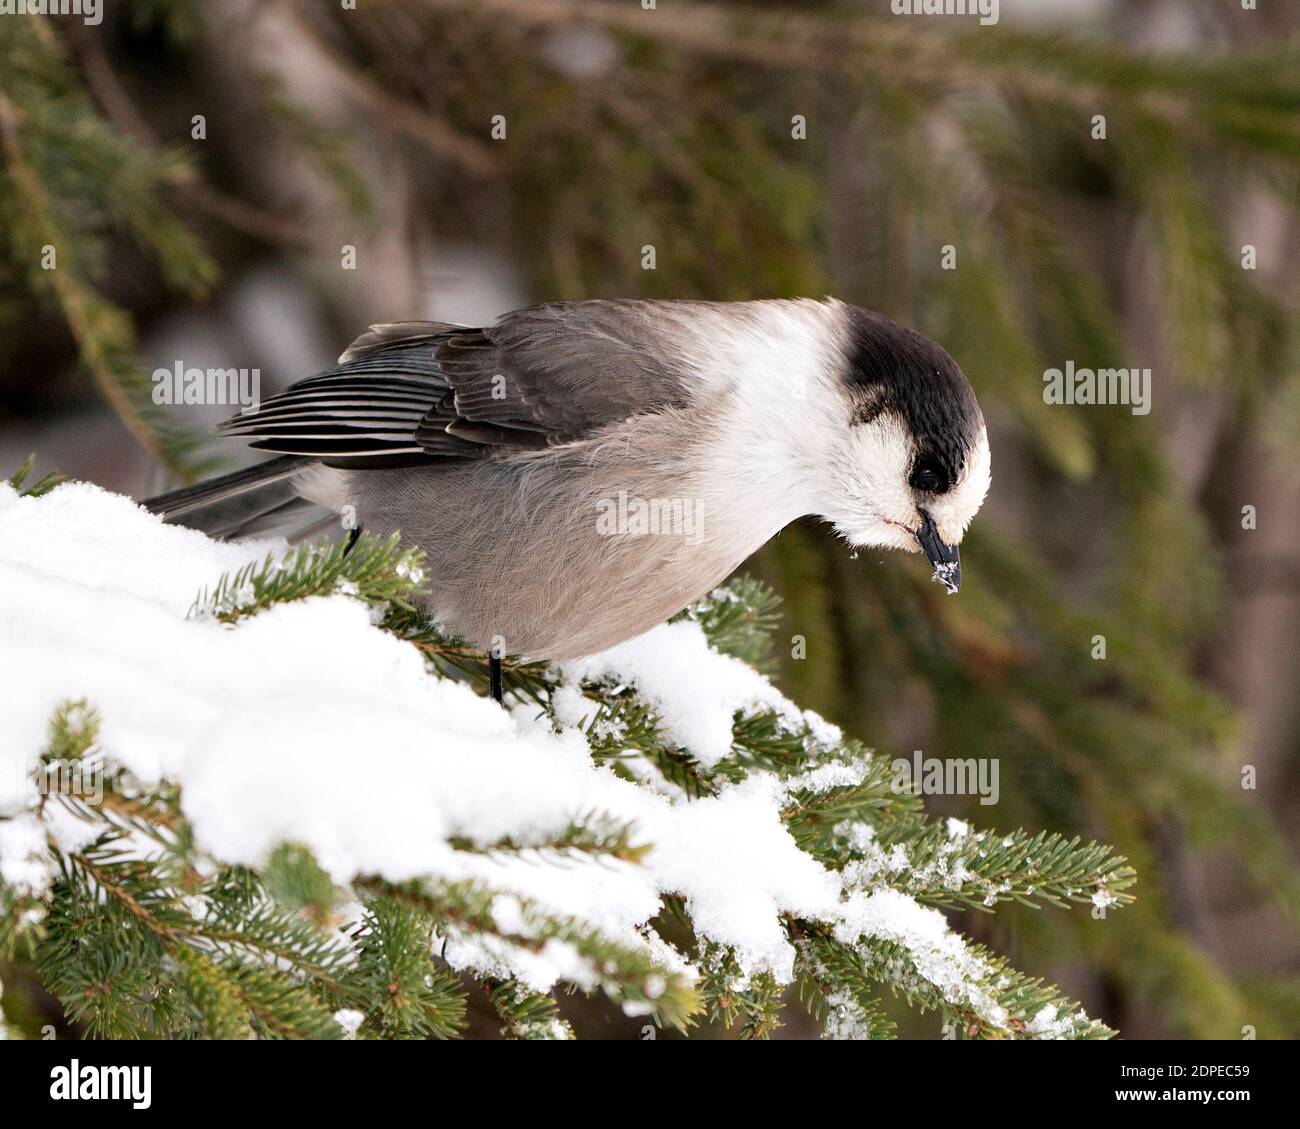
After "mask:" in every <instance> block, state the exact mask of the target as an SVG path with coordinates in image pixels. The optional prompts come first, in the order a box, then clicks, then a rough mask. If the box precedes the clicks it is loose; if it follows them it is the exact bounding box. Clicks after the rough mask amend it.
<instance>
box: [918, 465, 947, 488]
mask: <svg viewBox="0 0 1300 1129" xmlns="http://www.w3.org/2000/svg"><path fill="white" fill-rule="evenodd" d="M911 484H912V488H913V489H914V490H923V491H925V493H927V494H942V493H943V492H944V491H945V490H947V489H948V475H947V473H946V472H945V471H944V469H943V467H941V466H940V465H939V464H938V463H936V462H931V461H929V460H926V461H925V462H921V463H918V464H917V465H916V468H915V469H914V470H913V471H912V478H911Z"/></svg>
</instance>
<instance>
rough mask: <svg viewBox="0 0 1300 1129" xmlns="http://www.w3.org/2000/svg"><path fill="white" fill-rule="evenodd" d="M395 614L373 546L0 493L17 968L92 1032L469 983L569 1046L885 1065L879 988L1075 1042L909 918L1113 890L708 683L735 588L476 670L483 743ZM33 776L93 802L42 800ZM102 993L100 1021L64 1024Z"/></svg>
mask: <svg viewBox="0 0 1300 1129" xmlns="http://www.w3.org/2000/svg"><path fill="white" fill-rule="evenodd" d="M422 582H423V576H422V573H421V564H420V560H419V556H418V554H416V553H412V552H410V551H407V550H403V549H402V548H401V547H400V546H399V545H398V544H396V543H395V542H380V541H375V540H371V539H367V538H363V539H362V541H361V542H360V543H359V545H358V547H357V550H356V551H355V552H354V553H352V554H349V555H348V556H347V557H344V556H343V555H342V553H341V552H340V551H339V550H338V549H336V548H333V547H330V546H328V545H326V546H319V547H310V546H309V547H299V548H296V549H289V548H287V547H286V546H285V545H284V544H283V543H280V542H274V541H261V542H256V541H249V542H244V543H237V544H226V543H219V542H214V541H212V540H210V539H208V538H207V537H205V536H203V535H202V534H200V533H196V532H193V531H189V530H185V529H180V528H176V527H173V526H166V525H163V524H162V523H161V522H160V521H159V520H157V519H156V518H155V517H153V516H152V515H150V514H148V513H146V512H145V511H143V510H141V509H140V508H139V507H137V506H136V505H134V504H133V503H132V502H131V501H129V500H128V499H125V498H122V497H118V496H114V495H112V494H108V493H106V492H104V491H102V490H99V489H97V488H95V487H93V486H89V485H85V484H65V485H59V486H56V487H55V488H54V489H52V490H50V491H49V492H48V493H45V494H44V495H43V496H40V497H36V496H23V495H20V494H19V493H18V492H17V490H15V489H14V488H12V487H9V486H5V485H2V484H0V685H3V686H4V687H5V688H6V695H5V703H6V704H5V708H4V711H3V723H4V740H3V742H0V910H3V911H4V917H5V918H6V919H7V920H8V921H9V922H10V924H9V925H8V926H6V927H3V929H2V930H0V950H3V948H4V947H5V946H7V947H9V948H10V949H13V948H14V947H16V946H18V945H22V944H28V945H34V944H35V943H36V942H37V941H43V944H42V945H41V951H42V952H43V953H44V956H43V958H42V960H43V969H44V974H45V976H46V982H47V985H48V986H49V987H50V988H51V990H53V991H54V992H55V993H56V994H57V995H59V997H60V998H61V999H62V1000H63V1001H64V1004H65V1007H68V1008H69V1011H70V1013H72V1014H73V1015H74V1016H75V1017H77V1018H80V1019H81V1020H82V1021H84V1022H85V1023H86V1024H87V1025H88V1027H89V1028H90V1029H91V1030H92V1031H95V1032H98V1033H128V1034H130V1033H135V1034H145V1033H150V1032H159V1031H162V1032H171V1033H175V1032H178V1031H182V1032H190V1033H192V1032H193V1031H194V1030H196V1029H197V1030H201V1031H206V1032H208V1033H211V1032H212V1031H217V1030H220V1031H245V1030H248V1031H251V1032H252V1033H255V1034H259V1035H263V1036H276V1035H281V1034H286V1033H298V1034H308V1035H312V1036H325V1035H332V1036H337V1037H367V1036H369V1037H374V1036H390V1037H400V1036H414V1037H423V1036H430V1035H433V1036H445V1035H451V1034H455V1033H456V1032H457V1031H458V1030H459V1029H460V1028H461V1026H462V1024H463V1017H464V1003H463V999H462V997H461V994H460V993H461V988H460V983H461V978H462V977H464V976H472V977H474V978H476V979H478V980H480V982H482V983H483V984H484V985H485V987H487V989H488V995H489V998H490V1000H491V1002H492V1004H493V1006H494V1007H495V1008H496V1009H497V1011H498V1012H499V1014H500V1016H501V1018H502V1022H503V1030H505V1031H506V1032H507V1033H508V1034H511V1035H514V1036H517V1037H567V1036H568V1035H570V1034H571V1031H570V1029H569V1027H568V1025H567V1023H566V1022H565V1021H564V1020H563V1018H561V1017H560V1016H559V1014H558V1013H557V1012H556V1011H555V1005H554V1003H553V1001H551V1000H550V998H549V993H550V992H551V990H552V989H553V988H554V987H555V986H556V985H557V984H561V983H563V984H568V985H576V986H577V987H579V988H581V989H583V990H586V991H593V992H603V993H604V994H606V995H608V996H609V997H610V998H612V999H613V1000H615V1001H617V1002H618V1003H619V1004H620V1005H621V1006H622V1007H623V1008H624V1010H625V1011H627V1012H628V1013H629V1014H645V1015H649V1016H652V1017H654V1019H655V1020H656V1021H658V1022H660V1023H661V1024H666V1025H671V1026H677V1027H681V1028H685V1027H687V1026H689V1025H690V1024H691V1023H692V1022H693V1021H694V1017H695V1016H696V1015H697V1013H699V1012H700V1011H702V1010H707V1011H708V1012H709V1013H710V1014H712V1015H713V1016H714V1017H716V1018H718V1019H721V1020H723V1021H726V1022H734V1021H737V1020H739V1021H740V1022H742V1024H743V1028H744V1030H745V1032H746V1033H747V1034H756V1035H761V1034H766V1033H768V1032H769V1031H770V1030H771V1029H772V1028H773V1027H774V1026H775V1025H777V1024H778V1023H779V1013H780V1007H781V1005H782V998H783V989H784V986H785V985H788V984H790V983H791V982H793V981H795V980H796V979H797V980H798V981H799V982H800V986H801V990H802V994H803V996H804V998H805V1001H806V1002H807V1004H808V1006H809V1007H810V1008H811V1009H812V1011H813V1012H814V1014H815V1015H817V1016H818V1017H820V1018H822V1019H824V1020H825V1026H826V1030H827V1032H828V1033H830V1034H838V1035H847V1036H853V1037H857V1036H876V1035H881V1034H888V1033H889V1032H890V1029H891V1025H890V1023H889V1021H888V1020H887V1018H886V1017H885V1016H884V1015H883V1013H882V1012H881V1011H880V1009H879V1006H878V1003H877V995H878V993H879V991H880V990H881V989H882V988H888V989H890V990H891V991H892V992H894V993H896V994H899V995H901V996H903V997H904V998H906V999H909V1000H911V1001H913V1002H914V1003H916V1004H917V1005H918V1006H920V1007H922V1008H929V1007H933V1008H937V1009H940V1010H941V1011H942V1012H943V1013H944V1014H945V1016H947V1017H949V1018H950V1019H952V1020H953V1021H954V1022H955V1023H957V1024H958V1025H959V1026H960V1028H961V1031H962V1032H963V1033H964V1034H979V1035H986V1036H993V1037H1008V1036H1027V1037H1042V1036H1072V1037H1097V1036H1104V1035H1106V1034H1108V1032H1107V1031H1106V1029H1105V1028H1104V1027H1102V1026H1101V1025H1100V1024H1097V1023H1095V1022H1094V1021H1092V1020H1089V1019H1088V1018H1087V1017H1086V1016H1084V1015H1083V1014H1082V1012H1080V1011H1079V1010H1078V1009H1077V1007H1075V1006H1074V1005H1072V1004H1071V1003H1069V1001H1067V1000H1065V999H1063V998H1061V997H1060V995H1059V993H1057V992H1056V991H1055V989H1052V988H1050V987H1047V986H1043V985H1040V984H1038V982H1036V981H1028V980H1026V979H1025V978H1023V977H1021V976H1020V975H1019V974H1018V973H1015V972H1014V971H1013V970H1009V969H1007V968H1006V967H1005V965H1003V964H1002V963H1001V962H1000V961H999V960H997V959H996V958H995V957H993V956H991V955H990V954H988V953H985V952H984V951H983V950H981V949H979V948H977V947H976V946H972V945H970V944H969V943H967V942H966V941H965V940H963V939H962V937H961V936H960V935H959V934H957V933H955V932H954V931H953V930H952V929H951V928H950V927H949V924H948V922H947V921H946V920H945V918H944V916H943V915H942V913H941V912H939V909H937V908H934V907H936V906H938V907H950V906H962V905H971V906H983V905H985V904H989V905H992V904H993V903H995V902H997V901H998V900H1000V899H1002V898H1003V897H1015V898H1017V899H1018V900H1021V901H1025V902H1029V903H1030V904H1036V901H1038V900H1045V901H1048V902H1051V903H1052V904H1056V905H1064V904H1065V903H1067V902H1069V901H1089V900H1091V901H1093V902H1095V903H1097V904H1103V903H1104V904H1105V905H1112V904H1122V903H1123V902H1125V901H1127V900H1129V898H1128V895H1127V894H1126V893H1124V890H1125V888H1126V887H1127V886H1128V885H1129V884H1131V882H1132V881H1133V875H1132V872H1131V870H1129V869H1128V868H1127V867H1126V866H1125V865H1124V863H1123V860H1122V859H1118V858H1116V857H1114V856H1112V855H1111V854H1110V851H1109V849H1108V848H1105V847H1100V846H1097V845H1095V844H1089V845H1088V846H1086V847H1085V846H1082V845H1080V844H1079V843H1078V842H1077V841H1070V842H1067V841H1065V840H1062V839H1061V838H1060V837H1050V838H1048V837H1044V836H1038V837H1031V836H1027V835H1025V834H1024V833H1021V832H1015V833H1013V834H1012V835H1011V836H1007V837H1005V838H1004V837H996V836H995V833H991V832H979V833H978V834H975V833H971V832H970V831H969V829H965V828H964V825H959V830H954V829H953V828H952V827H945V826H944V825H942V824H939V823H934V822H931V821H930V820H928V819H927V818H926V817H925V815H924V813H923V812H922V811H921V809H920V807H919V801H917V800H916V798H915V797H912V796H908V795H898V794H896V793H895V791H894V790H893V786H892V783H891V777H890V773H889V772H888V769H887V766H886V764H885V763H884V762H883V761H882V760H881V759H880V758H878V757H876V756H874V755H873V754H871V753H870V752H869V751H867V750H866V749H864V748H862V747H861V746H860V745H858V744H856V743H855V742H852V741H850V740H847V739H846V738H844V736H843V735H842V734H841V733H840V732H839V731H838V730H837V729H835V727H833V726H831V725H829V724H827V723H826V722H824V721H822V720H821V719H820V718H818V717H817V716H816V715H814V714H811V713H809V712H807V711H802V710H800V709H798V708H797V707H796V706H795V705H794V704H793V703H791V702H790V701H789V700H788V699H786V698H785V697H784V696H782V695H781V694H780V693H779V692H778V691H777V690H776V689H775V688H774V687H773V686H772V684H771V683H770V682H769V681H768V680H767V679H766V678H765V677H763V676H762V675H761V674H759V673H757V672H756V671H755V669H754V668H753V667H752V666H750V665H748V663H747V662H746V661H742V659H741V658H740V657H736V656H737V654H743V655H744V656H745V658H746V659H752V658H753V657H754V654H755V648H756V647H758V648H759V649H761V646H760V644H761V641H762V638H763V637H764V635H765V632H766V631H767V630H768V629H769V628H770V626H771V622H772V611H773V606H774V602H773V601H772V599H771V597H770V595H769V594H767V593H766V592H764V591H763V590H761V589H760V588H758V586H756V585H754V584H753V583H752V582H738V583H737V584H735V585H733V586H732V587H729V588H727V589H723V590H720V591H719V592H718V593H715V595H714V597H712V598H711V599H710V600H706V601H702V602H701V603H700V604H697V605H695V606H693V607H692V608H691V609H689V610H688V612H687V613H685V614H684V616H683V617H681V618H679V619H678V620H676V621H675V622H673V623H670V624H666V625H664V626H662V627H659V628H657V629H655V630H653V631H651V632H649V633H647V634H646V635H644V636H642V637H641V638H639V639H635V640H632V641H631V642H629V643H626V644H624V645H622V646H620V647H616V648H614V649H613V650H611V651H608V652H606V653H604V654H602V655H597V656H594V657H592V658H589V659H586V660H582V661H580V662H575V663H570V664H566V665H565V666H563V667H562V668H560V669H552V668H548V667H544V666H538V665H536V664H532V665H529V664H517V663H508V664H507V688H508V690H509V691H510V692H509V693H508V694H507V701H508V704H509V707H510V708H509V709H508V710H507V709H502V708H501V707H499V706H498V705H496V704H495V703H494V702H492V701H491V700H489V699H487V698H485V697H483V696H481V694H479V693H477V692H476V686H477V685H478V684H479V683H480V681H481V679H480V675H479V673H478V670H477V665H478V664H477V658H476V656H475V655H474V654H473V652H472V651H470V650H469V649H467V648H465V647H463V646H461V645H460V644H458V643H457V642H456V641H455V640H452V639H448V638H445V637H443V636H442V635H440V634H439V632H438V631H437V629H436V627H434V626H433V625H430V624H428V623H425V622H422V621H421V620H420V618H419V617H418V615H416V614H415V613H414V612H413V610H412V603H411V597H412V596H413V595H414V594H415V593H416V591H417V590H418V588H419V586H420V584H421V583H422ZM720 648H726V649H731V650H733V651H734V652H735V654H727V653H723V650H722V649H720ZM52 719H53V720H52ZM69 764H74V765H77V766H79V767H80V768H81V769H82V770H83V771H84V773H85V774H86V775H87V777H94V774H95V773H96V772H98V773H99V774H100V789H99V791H98V792H97V793H95V792H93V790H92V792H91V793H89V794H88V792H87V790H86V789H85V788H83V789H82V790H80V791H77V790H75V789H73V790H70V789H57V788H56V789H50V788H48V787H44V786H43V782H48V780H49V779H50V771H51V769H52V768H53V767H54V766H66V765H69ZM83 784H84V781H83ZM87 915H89V916H87ZM88 921H90V922H93V923H94V924H93V926H91V925H88V924H87V922H88ZM123 921H129V922H131V923H132V925H133V931H131V932H130V933H124V932H123V931H122V930H120V929H114V928H112V927H113V926H114V925H115V924H121V923H122V922H123ZM74 923H76V924H75V925H74ZM74 928H75V929H78V930H80V935H79V936H80V940H79V942H78V944H71V943H70V942H69V935H70V931H71V930H73V929H74ZM113 959H116V960H117V962H118V964H117V966H116V967H121V968H123V969H125V970H126V971H125V972H123V973H122V974H121V976H120V983H119V985H118V987H119V989H120V992H121V993H122V994H121V995H119V994H115V992H114V990H113V989H111V988H106V989H104V991H103V998H102V999H99V998H94V999H92V1000H91V1002H88V1000H87V994H86V993H84V992H80V988H81V987H82V986H83V983H84V982H85V981H87V980H88V979H93V977H94V976H95V975H97V972H96V969H95V968H94V967H93V966H94V964H95V962H97V961H102V962H105V963H108V962H110V961H111V960H113ZM164 969H180V971H181V975H179V976H168V975H166V974H165V973H164V971H163V970H164ZM164 984H165V987H163V985H164ZM150 985H153V986H154V987H155V988H157V989H158V992H160V993H162V996H161V997H160V996H159V995H155V996H154V997H153V999H154V1003H153V1004H152V1005H150V1006H148V1007H143V1006H142V1005H140V1004H138V1003H133V1002H131V1001H132V1000H135V999H136V998H137V996H131V995H130V994H129V993H130V991H136V992H137V995H138V991H139V990H143V989H147V988H148V987H149V986H150ZM387 985H396V986H397V988H396V989H395V991H397V992H399V993H400V994H401V997H402V1006H397V1005H396V1004H395V1003H394V999H393V992H390V991H389V989H388V988H387V987H385V986H387ZM79 992H80V994H78V993H79ZM175 992H179V993H181V994H182V995H183V996H184V997H185V998H186V1000H187V1001H188V1003H187V1005H186V1006H184V1007H181V1006H179V1005H176V1006H163V1004H162V1003H160V1002H159V1000H160V999H161V998H163V997H167V996H169V995H170V994H171V993H175ZM277 992H278V994H277ZM128 997H129V998H128ZM70 1001H71V1002H70ZM268 1001H272V1002H270V1003H268ZM196 1017H197V1018H196ZM196 1024H197V1025H198V1026H197V1028H196V1027H195V1026H194V1025H196Z"/></svg>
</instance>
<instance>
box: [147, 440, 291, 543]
mask: <svg viewBox="0 0 1300 1129" xmlns="http://www.w3.org/2000/svg"><path fill="white" fill-rule="evenodd" d="M312 461H313V460H311V459H307V458H303V457H301V456H298V455H285V456H283V457H281V458H278V459H270V460H269V461H267V462H264V463H258V464H257V465H256V466H251V467H247V468H245V469H244V470H237V471H235V472H234V473H232V474H225V475H222V476H221V477H219V478H211V479H209V480H208V481H207V482H200V483H198V484H197V485H195V486H186V487H183V488H181V489H180V490H173V491H172V492H171V493H169V494H159V495H158V496H157V497H156V498H149V499H148V500H146V501H145V502H143V503H141V504H142V505H143V506H144V507H145V508H146V509H148V510H150V511H152V512H153V513H155V514H158V516H159V517H161V518H162V519H163V520H164V521H167V522H173V523H175V524H177V525H185V526H189V527H190V528H192V529H201V530H202V531H203V532H205V533H208V534H211V535H212V536H215V537H237V536H246V535H247V534H249V533H252V532H257V531H260V530H261V529H265V528H268V527H269V526H270V525H273V524H275V523H277V522H278V521H280V520H282V519H283V518H284V517H286V516H288V515H290V514H292V513H294V512H296V511H297V510H298V509H300V508H302V507H305V506H308V505H310V503H308V502H306V501H305V500H303V499H301V498H299V497H298V495H297V494H296V492H295V491H294V488H293V478H294V476H295V475H297V474H298V473H299V472H300V471H301V470H302V469H303V468H304V467H306V466H308V465H310V464H311V462H312Z"/></svg>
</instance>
